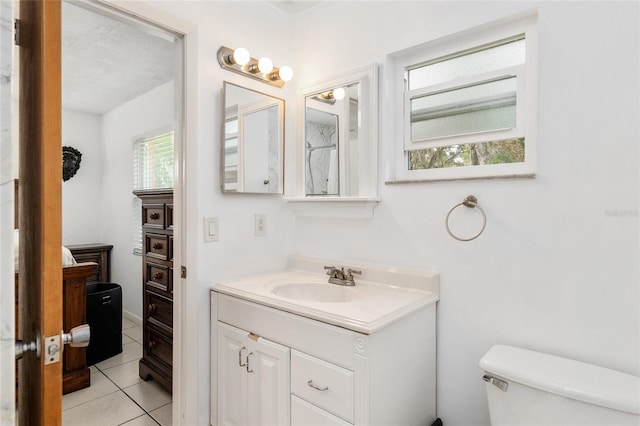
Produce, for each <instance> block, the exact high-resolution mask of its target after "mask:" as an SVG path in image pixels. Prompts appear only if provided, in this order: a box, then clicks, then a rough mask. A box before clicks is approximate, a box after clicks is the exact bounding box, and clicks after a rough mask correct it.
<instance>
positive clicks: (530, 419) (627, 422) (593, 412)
mask: <svg viewBox="0 0 640 426" xmlns="http://www.w3.org/2000/svg"><path fill="white" fill-rule="evenodd" d="M480 367H481V368H482V369H483V370H484V372H485V374H484V376H483V379H484V380H485V382H486V384H485V387H486V391H487V399H488V402H489V415H490V417H491V425H492V426H521V425H523V426H524V425H530V426H551V425H558V426H560V425H562V426H568V425H575V426H589V425H593V426H596V425H597V426H640V377H636V376H632V375H630V374H625V373H621V372H618V371H614V370H609V369H606V368H602V367H597V366H595V365H590V364H586V363H583V362H579V361H573V360H570V359H567V358H561V357H558V356H553V355H548V354H544V353H540V352H534V351H530V350H526V349H521V348H516V347H512V346H505V345H496V346H493V347H492V348H491V349H489V351H488V352H487V353H486V354H485V355H484V357H482V359H481V360H480Z"/></svg>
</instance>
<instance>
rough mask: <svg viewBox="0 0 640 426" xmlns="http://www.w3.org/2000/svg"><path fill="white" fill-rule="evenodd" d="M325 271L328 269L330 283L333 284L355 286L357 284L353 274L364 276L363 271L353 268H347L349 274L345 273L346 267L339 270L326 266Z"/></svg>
mask: <svg viewBox="0 0 640 426" xmlns="http://www.w3.org/2000/svg"><path fill="white" fill-rule="evenodd" d="M324 269H326V271H327V275H329V282H330V283H331V284H338V285H345V286H354V285H356V283H355V281H354V280H353V274H356V275H362V271H358V270H355V269H351V268H347V272H345V271H344V267H341V268H339V269H338V268H336V267H335V266H325V267H324Z"/></svg>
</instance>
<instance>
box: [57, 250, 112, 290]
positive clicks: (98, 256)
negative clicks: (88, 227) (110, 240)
mask: <svg viewBox="0 0 640 426" xmlns="http://www.w3.org/2000/svg"><path fill="white" fill-rule="evenodd" d="M66 247H67V248H68V249H69V250H70V251H71V254H72V255H73V258H74V259H75V260H76V262H78V263H82V262H94V263H97V264H98V267H97V268H96V269H95V270H94V271H93V274H92V275H91V276H90V277H89V278H87V282H101V283H108V282H111V268H110V266H109V262H110V257H111V249H112V248H113V246H112V245H110V244H100V243H93V244H73V245H67V246H66Z"/></svg>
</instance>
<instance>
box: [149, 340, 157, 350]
mask: <svg viewBox="0 0 640 426" xmlns="http://www.w3.org/2000/svg"><path fill="white" fill-rule="evenodd" d="M147 346H148V347H149V349H153V348H155V347H156V341H155V340H149V344H147Z"/></svg>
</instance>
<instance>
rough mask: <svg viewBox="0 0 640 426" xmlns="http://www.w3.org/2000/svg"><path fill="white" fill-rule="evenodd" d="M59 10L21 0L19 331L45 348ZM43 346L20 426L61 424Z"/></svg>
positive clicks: (53, 322) (56, 324)
mask: <svg viewBox="0 0 640 426" xmlns="http://www.w3.org/2000/svg"><path fill="white" fill-rule="evenodd" d="M60 12H61V4H60V1H59V0H21V1H20V26H19V31H18V33H19V35H18V44H19V63H20V68H19V69H20V71H19V80H20V107H19V114H20V117H19V118H20V125H19V131H20V147H19V158H20V160H19V168H20V171H19V179H20V183H19V191H20V192H19V198H20V207H19V209H20V267H19V295H18V297H19V300H20V308H19V323H18V328H19V330H20V335H19V337H20V338H21V339H22V340H23V341H29V342H30V341H34V340H36V339H38V340H39V341H40V343H41V348H44V345H43V343H44V342H43V339H44V337H48V336H59V335H60V333H61V330H62V285H61V284H62V268H61V257H62V253H61V244H62V226H61V210H62V207H61V190H62V166H61V162H62V154H61V152H62V146H61V116H62V114H61V65H60V53H61V48H60V39H61V32H60ZM41 351H42V352H43V353H41V355H40V357H39V359H37V358H36V356H35V354H34V353H33V352H30V353H27V354H25V355H24V357H23V358H22V360H20V361H19V366H20V367H19V370H20V372H19V399H18V401H19V402H18V419H19V423H20V424H23V425H47V426H49V425H53V426H55V425H60V424H61V417H62V414H61V410H62V365H61V364H60V362H54V363H50V364H48V365H45V360H48V359H49V357H47V356H46V354H45V353H44V352H45V351H44V349H42V350H41Z"/></svg>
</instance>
